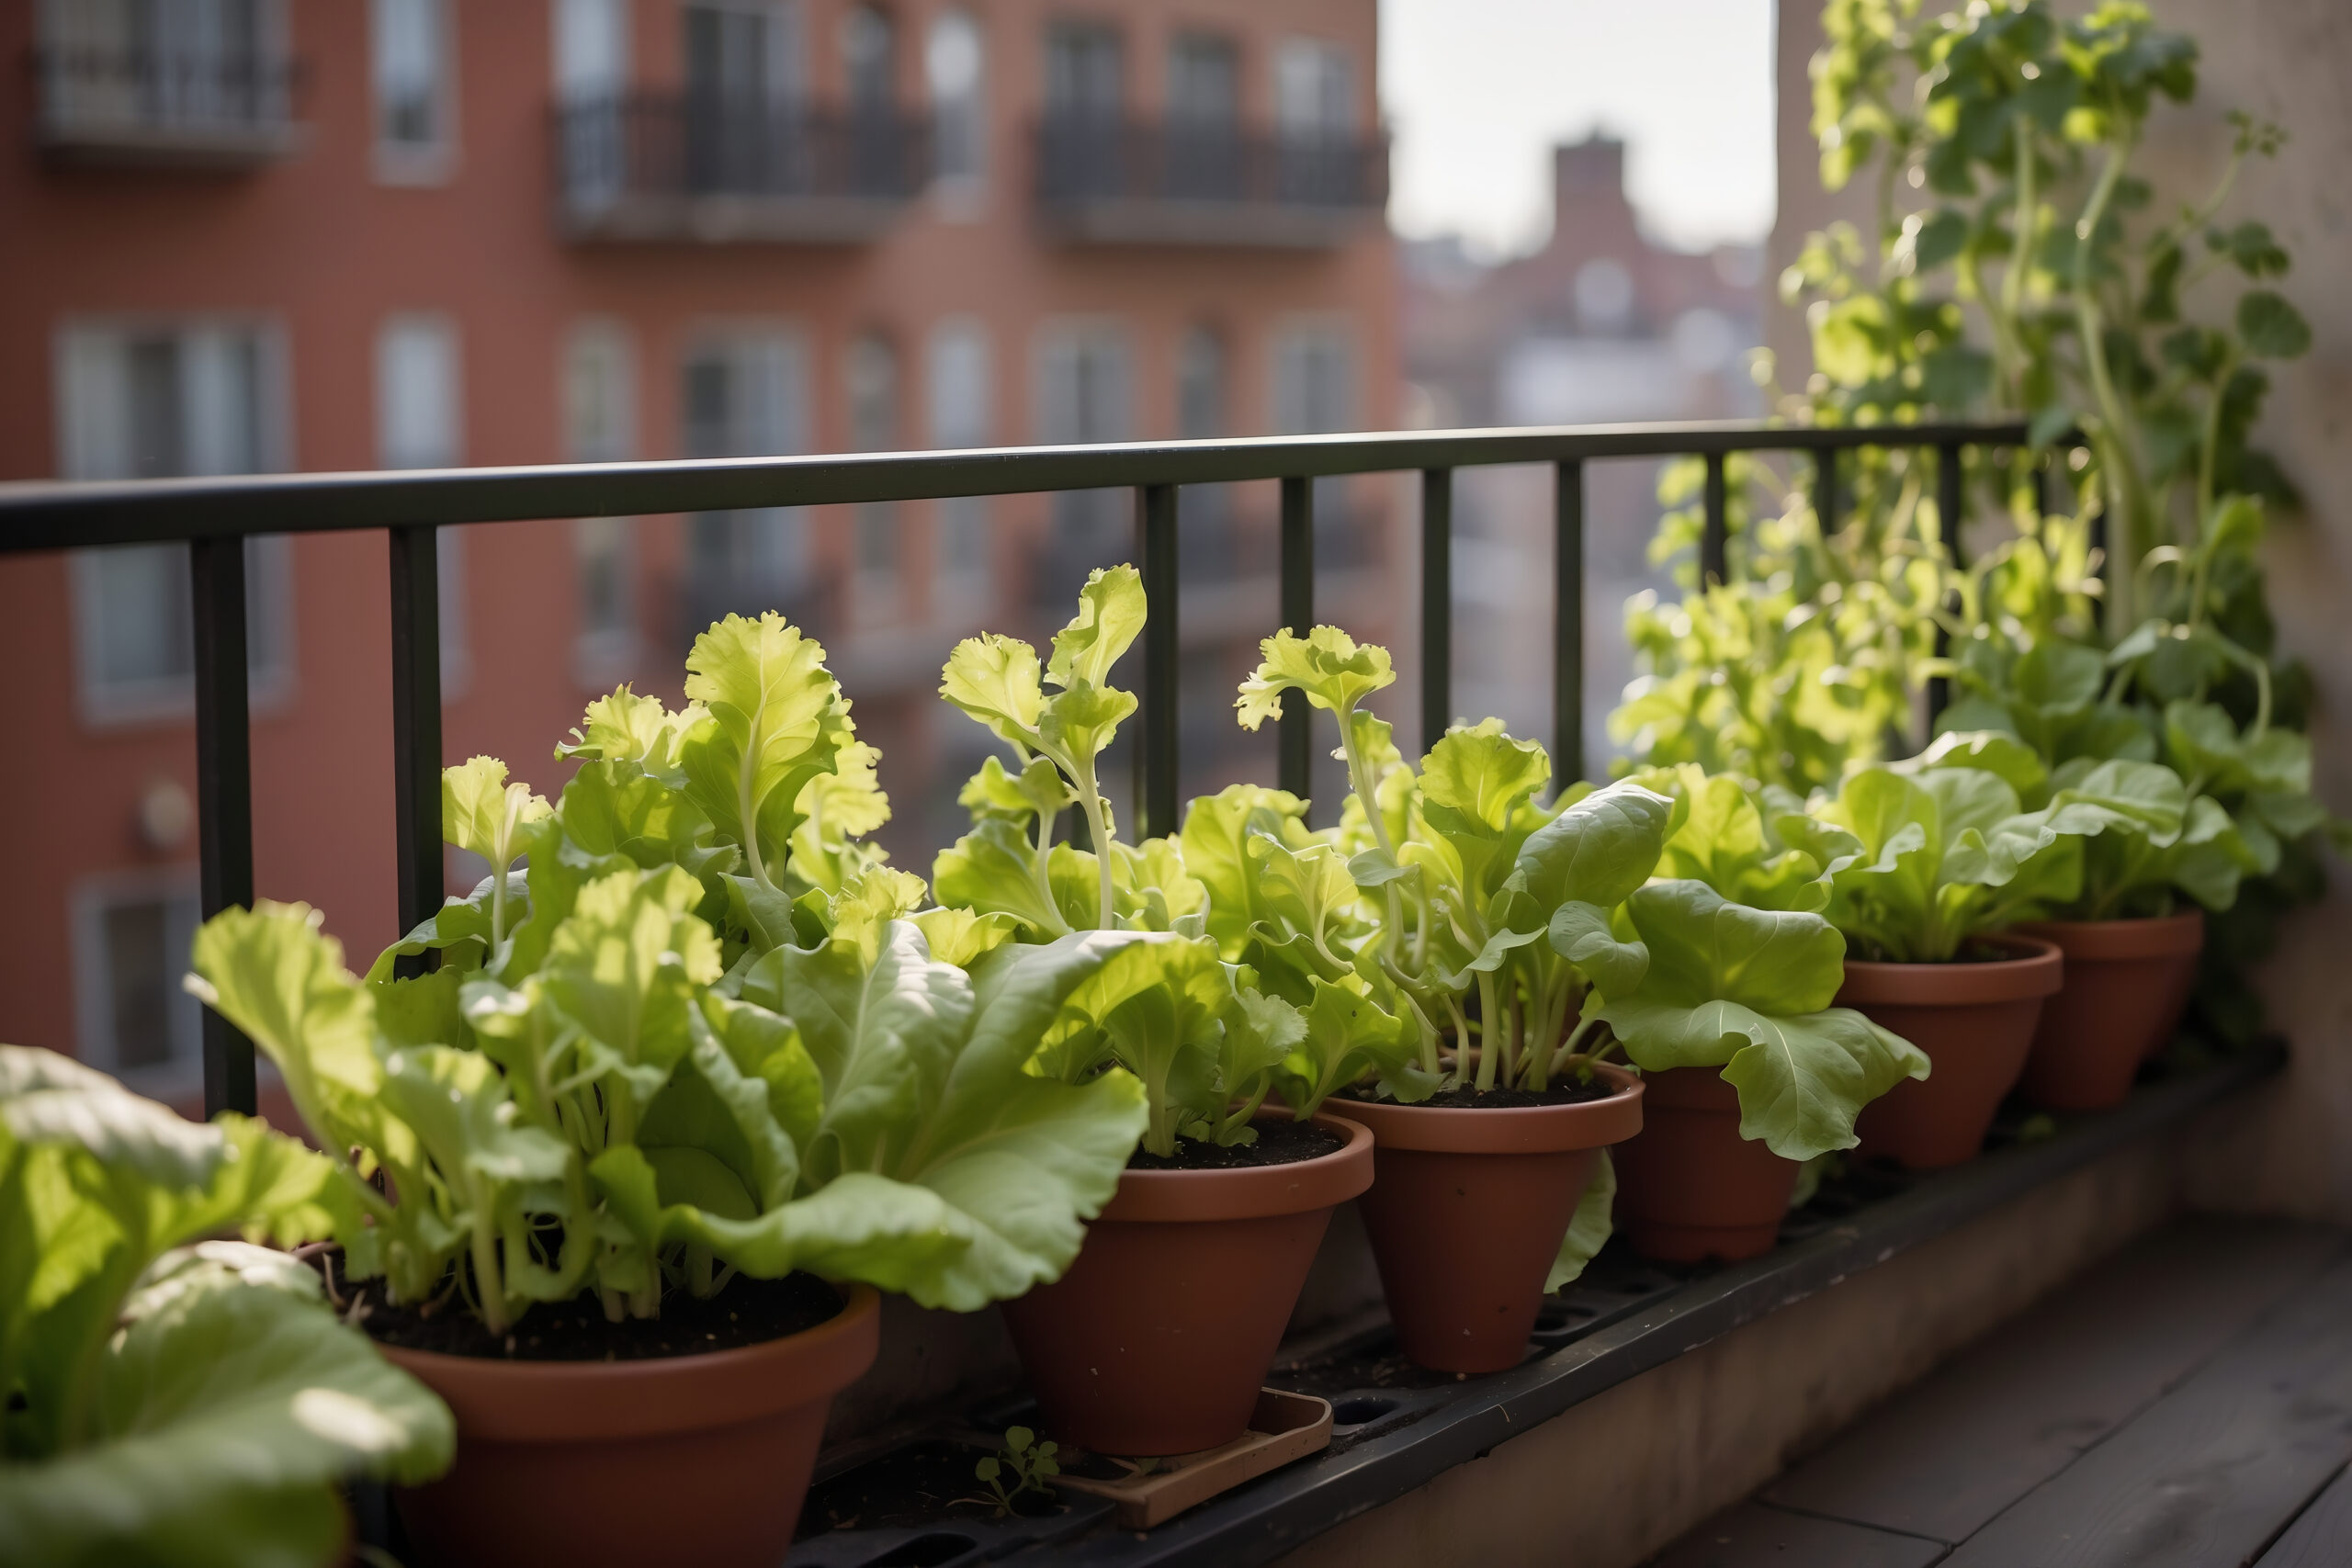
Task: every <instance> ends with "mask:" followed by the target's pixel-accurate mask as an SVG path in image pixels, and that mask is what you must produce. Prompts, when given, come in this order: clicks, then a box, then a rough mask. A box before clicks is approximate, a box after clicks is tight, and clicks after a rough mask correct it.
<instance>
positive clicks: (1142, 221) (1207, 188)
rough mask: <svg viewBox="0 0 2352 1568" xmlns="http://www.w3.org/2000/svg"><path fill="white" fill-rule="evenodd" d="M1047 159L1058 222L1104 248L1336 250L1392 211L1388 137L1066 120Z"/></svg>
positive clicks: (1051, 207)
mask: <svg viewBox="0 0 2352 1568" xmlns="http://www.w3.org/2000/svg"><path fill="white" fill-rule="evenodd" d="M1036 155H1037V203H1038V208H1039V210H1040V213H1041V215H1042V216H1043V217H1044V219H1045V220H1046V223H1047V225H1048V226H1049V227H1050V228H1052V229H1053V230H1055V231H1057V232H1059V233H1060V234H1062V235H1063V236H1065V237H1066V238H1069V239H1072V240H1079V241H1086V242H1091V243H1105V244H1204V245H1270V246H1278V247H1312V246H1323V245H1332V244H1337V243H1340V242H1341V241H1343V240H1345V239H1346V238H1347V237H1348V236H1350V235H1351V234H1353V233H1356V232H1358V231H1361V230H1362V229H1363V227H1364V226H1365V225H1366V224H1367V223H1370V222H1374V221H1376V220H1378V218H1379V215H1380V213H1381V210H1382V209H1383V208H1385V206H1386V205H1387V201H1388V143H1387V141H1385V139H1383V138H1380V137H1376V136H1374V137H1332V136H1317V137H1311V138H1302V137H1297V136H1280V135H1275V136H1270V135H1265V134H1262V133H1258V132H1251V131H1244V130H1240V129H1239V128H1238V127H1235V126H1227V125H1219V124H1213V123H1211V124H1203V123H1198V122H1187V121H1184V120H1182V119H1170V120H1166V121H1161V122H1158V123H1145V122H1140V121H1133V120H1108V119H1102V118H1089V117H1084V116H1078V117H1057V118H1047V119H1046V121H1045V122H1044V123H1043V124H1041V125H1040V126H1039V127H1038V128H1037V140H1036Z"/></svg>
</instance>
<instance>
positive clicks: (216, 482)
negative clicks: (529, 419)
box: [0, 421, 2027, 555]
mask: <svg viewBox="0 0 2352 1568" xmlns="http://www.w3.org/2000/svg"><path fill="white" fill-rule="evenodd" d="M2026 441H2027V427H2026V426H2025V425H2024V424H2023V423H1933V424H1925V423H1923V424H1903V425H1873V426H1865V427H1836V428H1823V427H1815V426H1806V425H1783V424H1766V423H1752V422H1741V421H1702V422H1693V423H1671V424H1599V425H1558V426H1549V427H1534V428H1515V429H1497V430H1427V431H1421V430H1417V431H1394V432H1386V433H1379V434H1344V435H1282V436H1261V437H1253V438H1248V439H1233V440H1213V441H1155V442H1124V443H1103V444H1101V445H1094V446H1003V447H988V448H967V449H963V450H954V451H932V452H880V453H872V452H867V453H844V454H831V455H825V456H819V457H732V458H700V459H692V460H670V461H653V462H634V463H587V464H547V465H536V466H527V467H519V466H518V467H511V468H424V469H404V470H390V471H380V472H376V471H371V472H356V473H292V474H245V475H236V476H230V477H220V478H207V479H137V480H120V481H105V482H79V483H61V482H53V481H45V480H44V481H28V482H15V483H0V555H10V554H21V553H25V552H28V551H38V550H56V549H70V548H76V547H88V546H97V545H131V544H154V543H164V542H170V541H175V540H189V539H204V538H233V537H237V536H244V535H252V534H309V533H331V532H337V531H343V530H349V529H357V528H384V527H395V526H413V525H442V524H460V523H506V522H518V521H523V520H526V519H531V518H544V517H598V516H609V517H626V516H636V515H643V514H648V513H673V512H718V511H728V510H733V509H736V508H748V507H764V506H812V505H824V504H830V503H837V502H865V501H919V500H929V499H933V498H936V497H942V496H959V495H1004V494H1012V493H1015V492H1020V491H1059V490H1094V489H1108V488H1113V487H1123V486H1133V485H1188V484H1216V483H1224V482H1230V481H1236V480H1248V479H1318V478H1323V477H1327V476H1331V475H1340V474H1365V473H1385V472H1402V471H1406V470H1411V469H1427V468H1477V467H1487V466H1493V465H1498V464H1509V463H1560V462H1574V461H1580V460H1584V459H1590V458H1606V457H1679V456H1708V455H1713V454H1722V453H1730V452H1749V451H1784V452H1826V451H1842V450H1846V449H1849V448H1853V447H1860V446H1901V447H1924V446H1955V445H1958V446H2023V445H2025V444H2026Z"/></svg>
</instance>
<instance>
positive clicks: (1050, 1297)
mask: <svg viewBox="0 0 2352 1568" xmlns="http://www.w3.org/2000/svg"><path fill="white" fill-rule="evenodd" d="M1315 1122H1316V1124H1317V1126H1321V1127H1328V1128H1329V1129H1330V1130H1331V1131H1332V1132H1334V1133H1338V1134H1340V1135H1341V1136H1343V1137H1345V1138H1346V1139H1347V1142H1346V1143H1345V1144H1344V1145H1341V1146H1340V1147H1339V1148H1337V1149H1335V1150H1333V1151H1332V1152H1331V1153H1329V1154H1328V1155H1323V1156H1318V1157H1317V1158H1315V1159H1304V1160H1295V1161H1293V1162H1292V1163H1290V1164H1288V1165H1267V1166H1252V1167H1245V1168H1239V1169H1234V1170H1129V1171H1125V1172H1124V1173H1122V1174H1121V1176H1120V1177H1119V1190H1118V1191H1116V1192H1115V1193H1114V1194H1113V1195H1112V1198H1111V1201H1110V1203H1109V1205H1108V1206H1107V1207H1105V1208H1104V1209H1103V1213H1102V1216H1101V1217H1100V1218H1098V1219H1097V1220H1096V1221H1095V1222H1094V1223H1093V1224H1091V1225H1089V1226H1088V1227H1087V1231H1086V1245H1085V1246H1084V1247H1080V1249H1079V1254H1078V1258H1077V1261H1075V1262H1073V1263H1072V1264H1071V1265H1070V1266H1069V1272H1068V1273H1066V1274H1064V1275H1063V1276H1062V1277H1061V1278H1060V1279H1059V1280H1056V1281H1055V1282H1054V1283H1052V1284H1050V1285H1039V1286H1037V1287H1036V1288H1035V1290H1032V1291H1031V1292H1029V1293H1028V1294H1026V1295H1024V1296H1022V1297H1020V1298H1019V1299H1017V1300H1014V1301H1009V1302H1006V1303H1004V1308H1003V1310H1004V1321H1005V1324H1006V1326H1008V1327H1009V1328H1011V1329H1012V1343H1013V1348H1015V1349H1017V1350H1018V1351H1020V1353H1021V1364H1022V1366H1023V1368H1024V1369H1025V1370H1026V1371H1027V1372H1028V1374H1029V1386H1030V1388H1031V1389H1032V1390H1033V1391H1034V1392H1035V1393H1036V1395H1037V1407H1038V1411H1039V1413H1040V1415H1041V1416H1042V1417H1043V1420H1044V1423H1045V1427H1046V1431H1047V1432H1048V1433H1050V1434H1051V1435H1052V1436H1053V1437H1054V1438H1056V1439H1057V1440H1059V1441H1061V1442H1064V1443H1071V1444H1075V1445H1077V1446H1078V1447H1080V1448H1082V1449H1088V1450H1092V1451H1094V1452H1096V1453H1106V1454H1121V1455H1125V1456H1128V1457H1132V1458H1144V1457H1150V1456H1158V1455H1167V1454H1187V1453H1197V1452H1199V1451H1200V1450H1203V1449H1213V1448H1216V1447H1218V1446H1219V1445H1220V1444H1224V1443H1229V1442H1231V1441H1232V1440H1233V1439H1234V1438H1238V1437H1239V1436H1241V1434H1242V1433H1243V1432H1245V1431H1247V1430H1248V1429H1249V1426H1250V1411H1252V1410H1253V1409H1255V1408H1256V1406H1257V1404H1258V1390H1259V1388H1260V1387H1261V1385H1262V1384H1263V1383H1264V1382H1265V1380H1266V1371H1267V1369H1268V1368H1270V1367H1272V1365H1273V1363H1274V1352H1275V1350H1276V1349H1278V1348H1280V1347H1281V1345H1282V1337H1283V1328H1284V1327H1286V1326H1287V1325H1289V1323H1290V1314H1291V1309H1292V1307H1294V1306H1295V1305H1296V1304H1297V1303H1298V1292H1299V1291H1300V1290H1301V1289H1302V1288H1303V1287H1304V1286H1305V1285H1306V1270H1307V1269H1308V1267H1309V1266H1310V1265H1311V1264H1313V1263H1314V1261H1315V1249H1316V1248H1317V1247H1319V1246H1320V1245H1322V1241H1323V1232H1324V1230H1325V1228H1326V1227H1328V1226H1329V1224H1330V1223H1331V1211H1332V1210H1333V1209H1334V1208H1336V1207H1337V1206H1339V1205H1340V1204H1341V1203H1344V1202H1346V1201H1348V1200H1349V1199H1351V1198H1352V1197H1354V1196H1356V1194H1358V1193H1360V1192H1362V1191H1363V1190H1364V1189H1365V1188H1367V1187H1369V1186H1371V1185H1372V1134H1370V1133H1368V1132H1366V1131H1365V1130H1364V1129H1363V1127H1361V1126H1359V1125H1357V1124H1356V1123H1355V1122H1348V1121H1342V1120H1340V1118H1339V1117H1336V1116H1317V1117H1316V1118H1315Z"/></svg>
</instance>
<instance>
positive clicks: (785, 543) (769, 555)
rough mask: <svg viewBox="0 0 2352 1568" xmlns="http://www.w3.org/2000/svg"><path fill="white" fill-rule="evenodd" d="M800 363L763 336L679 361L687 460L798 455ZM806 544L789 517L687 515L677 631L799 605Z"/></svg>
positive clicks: (729, 338)
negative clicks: (682, 625)
mask: <svg viewBox="0 0 2352 1568" xmlns="http://www.w3.org/2000/svg"><path fill="white" fill-rule="evenodd" d="M807 366H808V360H807V355H806V353H805V351H804V350H803V348H802V346H801V343H800V339H799V338H798V336H797V335H796V334H795V333H790V332H786V331H782V330H779V329H775V328H770V327H745V328H735V329H725V330H720V331H715V332H712V333H708V334H707V336H705V337H704V338H703V339H702V340H701V341H699V342H697V343H696V344H695V345H694V347H693V348H692V349H690V350H689V351H688V353H687V355H686V360H685V366H684V389H683V392H684V397H683V401H684V411H685V429H684V442H683V445H684V447H685V454H686V456H687V457H759V456H764V455H767V454H772V453H774V454H785V453H793V452H799V451H802V450H805V449H806V447H807V445H808V368H807ZM807 548H808V546H807V539H806V536H805V530H804V525H803V521H802V518H801V515H800V512H799V510H798V509H797V507H775V506H770V507H759V508H751V509H745V510H741V511H735V512H704V513H696V514H695V516H694V517H693V518H692V519H691V520H690V521H689V525H688V528H687V541H686V571H687V585H686V625H687V626H688V627H689V628H690V629H691V630H693V631H700V630H701V629H702V628H703V627H704V626H707V625H709V624H710V623H711V622H712V621H715V620H718V619H719V618H720V617H721V616H724V615H728V614H729V613H730V612H732V613H738V614H746V615H756V614H758V613H759V612H760V611H762V610H772V609H782V608H786V606H787V605H788V604H793V603H795V602H797V601H798V600H799V599H801V598H802V597H803V596H804V593H805V589H806V579H807V576H808V570H809V565H808V559H807Z"/></svg>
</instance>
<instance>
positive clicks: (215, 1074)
mask: <svg viewBox="0 0 2352 1568" xmlns="http://www.w3.org/2000/svg"><path fill="white" fill-rule="evenodd" d="M188 581H189V587H190V591H191V592H192V594H193V596H194V599H195V612H196V614H195V630H196V800H197V818H196V819H197V853H198V861H199V865H200V869H199V871H198V881H199V886H198V897H199V900H200V902H201V908H202V911H203V915H204V918H205V919H208V920H209V919H211V918H212V917H213V916H215V915H217V914H219V913H220V911H221V910H223V909H226V908H232V907H238V908H252V907H253V901H254V810H253V752H252V749H251V736H252V730H251V726H250V724H249V722H248V721H249V716H248V713H247V711H246V686H245V682H246V673H245V546H244V541H243V539H236V538H229V539H217V538H216V539H196V540H192V541H191V542H190V543H189V545H188ZM203 1027H204V1114H205V1115H206V1116H207V1117H208V1118H209V1117H212V1116H216V1115H218V1114H219V1113H220V1112H221V1111H243V1112H244V1113H245V1114H247V1115H252V1114H253V1113H254V1111H255V1110H256V1109H257V1104H256V1098H255V1097H256V1093H257V1090H256V1087H255V1084H254V1043H253V1042H252V1041H251V1040H248V1039H247V1038H245V1036H244V1035H243V1033H242V1032H239V1031H238V1029H237V1028H236V1026H235V1025H233V1024H232V1023H231V1022H230V1021H228V1020H227V1019H225V1018H222V1017H221V1016H220V1014H219V1013H217V1012H214V1011H213V1010H211V1009H210V1008H206V1009H205V1010H204V1026H203Z"/></svg>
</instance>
